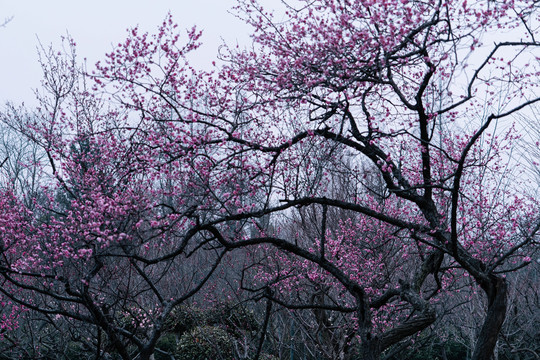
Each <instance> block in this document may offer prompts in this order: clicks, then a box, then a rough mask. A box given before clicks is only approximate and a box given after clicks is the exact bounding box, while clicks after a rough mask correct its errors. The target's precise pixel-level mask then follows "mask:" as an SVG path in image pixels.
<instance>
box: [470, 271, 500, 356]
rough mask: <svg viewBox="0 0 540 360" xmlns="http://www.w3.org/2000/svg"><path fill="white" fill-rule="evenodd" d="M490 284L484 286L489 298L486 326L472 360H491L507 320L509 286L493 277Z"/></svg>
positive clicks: (483, 327) (481, 332)
mask: <svg viewBox="0 0 540 360" xmlns="http://www.w3.org/2000/svg"><path fill="white" fill-rule="evenodd" d="M490 280H491V281H490V283H489V284H488V285H487V286H485V287H484V286H483V289H484V291H485V292H486V294H487V296H488V308H487V313H486V318H485V319H484V325H482V330H481V331H480V335H479V336H478V340H477V342H476V346H475V349H474V353H473V356H472V360H490V359H491V358H492V357H493V350H494V349H495V345H496V344H497V339H498V337H499V332H500V331H501V328H502V324H503V322H504V319H505V318H506V305H507V293H508V285H507V283H506V279H504V278H502V277H499V276H495V275H492V276H491V277H490Z"/></svg>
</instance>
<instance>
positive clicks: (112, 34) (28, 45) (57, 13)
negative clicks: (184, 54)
mask: <svg viewBox="0 0 540 360" xmlns="http://www.w3.org/2000/svg"><path fill="white" fill-rule="evenodd" d="M235 3H236V1H235V0H152V1H150V0H146V1H143V0H130V1H127V0H93V1H80V0H47V1H45V0H32V1H27V0H19V1H14V0H0V23H1V22H3V19H5V18H8V17H13V18H12V20H11V21H10V22H9V23H8V24H7V25H6V26H5V27H3V28H0V45H1V49H2V51H1V55H0V104H4V103H5V102H6V101H13V102H15V103H20V102H23V101H24V102H25V103H27V104H29V105H34V104H35V102H34V95H33V90H32V89H34V88H38V87H39V85H40V79H41V69H40V68H39V65H38V62H37V50H36V46H37V45H38V38H39V41H40V42H41V43H42V44H43V45H49V44H51V43H53V44H56V45H58V44H59V43H60V37H61V36H62V35H66V34H67V33H68V32H69V34H70V35H71V36H72V37H73V38H74V39H75V41H76V42H77V48H78V56H79V59H83V58H85V57H86V58H87V59H88V65H89V68H90V65H91V64H94V63H95V62H96V61H97V60H100V59H103V55H104V54H105V53H106V52H109V51H110V50H111V49H112V44H116V43H118V42H120V41H122V40H123V39H124V38H125V36H126V29H127V28H131V27H134V26H135V25H137V24H139V25H140V27H141V29H143V30H145V31H150V32H154V30H155V29H156V28H157V26H158V25H159V24H160V23H161V22H162V20H163V19H164V18H165V16H166V14H167V12H168V11H170V12H171V13H172V14H173V18H174V20H175V21H176V22H177V23H178V24H179V26H180V27H181V28H191V26H193V25H197V26H198V27H199V28H200V29H202V30H204V35H203V39H202V40H203V43H204V47H203V48H202V49H200V50H199V52H198V54H197V55H196V56H197V57H196V61H197V62H198V64H199V65H200V66H202V67H208V66H209V64H210V63H211V61H212V60H213V58H215V55H216V53H217V48H218V46H219V45H220V44H221V42H222V40H221V38H223V39H224V40H225V41H226V42H227V43H235V42H236V41H238V42H240V43H241V44H247V43H248V36H247V33H248V31H249V27H248V26H246V25H245V24H243V23H242V22H241V21H240V20H238V19H237V18H236V17H234V16H233V15H232V14H231V13H229V12H228V10H230V9H231V8H232V6H234V4H235Z"/></svg>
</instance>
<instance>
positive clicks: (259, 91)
mask: <svg viewBox="0 0 540 360" xmlns="http://www.w3.org/2000/svg"><path fill="white" fill-rule="evenodd" d="M236 11H237V12H238V14H239V16H240V17H242V18H243V19H244V20H245V21H246V22H247V23H249V24H250V25H252V27H253V35H252V40H253V45H252V47H251V48H249V49H245V50H241V49H233V48H226V49H225V51H223V52H222V53H221V59H219V60H220V63H221V64H222V65H220V66H217V65H216V68H215V70H214V71H211V72H205V71H200V70H198V69H196V67H194V66H193V65H191V64H190V63H189V60H188V55H189V53H190V52H192V51H195V50H196V49H197V47H198V46H199V40H200V36H201V33H200V32H198V31H197V30H196V29H195V28H194V29H191V30H189V31H187V32H186V33H183V32H181V31H178V29H177V26H176V25H175V24H174V22H173V20H172V17H171V16H169V17H167V18H166V19H165V21H164V22H163V24H162V25H161V26H160V27H159V29H158V31H157V33H156V34H154V35H150V34H146V33H144V34H142V33H141V32H140V31H139V30H138V29H137V28H134V29H132V30H130V31H129V34H128V37H127V38H126V40H125V41H124V42H123V43H120V44H118V45H117V46H116V47H115V48H114V50H113V51H112V52H111V53H109V54H107V55H106V57H105V59H104V60H103V61H101V62H99V63H98V64H97V65H96V69H95V71H93V72H90V73H87V72H85V71H83V70H82V69H81V68H79V67H78V66H77V62H76V58H75V52H74V49H75V44H74V43H73V42H72V41H71V40H67V43H66V45H67V47H66V50H65V51H64V52H61V53H56V52H54V51H52V50H51V51H50V52H47V51H44V52H43V53H42V57H41V61H42V66H43V69H44V81H43V92H40V93H39V100H40V103H41V106H40V108H38V109H36V110H35V111H34V112H33V113H31V114H28V113H25V112H24V111H23V110H21V109H14V108H11V109H8V111H6V112H5V113H4V114H3V115H2V119H3V121H4V122H5V123H6V124H7V125H8V126H10V127H11V128H12V129H16V130H17V131H18V132H20V133H21V134H23V135H24V136H26V138H27V139H28V140H29V141H30V142H32V143H33V144H37V145H38V146H39V147H40V148H41V149H42V152H43V154H44V156H43V159H44V160H43V161H41V162H38V163H28V164H25V166H27V167H29V168H32V169H36V170H35V171H39V172H40V173H41V174H42V176H41V182H40V184H39V187H40V191H39V192H37V193H25V192H23V191H22V190H21V189H20V188H17V187H16V186H13V185H11V184H13V181H12V180H13V179H6V180H7V181H6V182H5V184H4V186H3V189H2V195H1V197H0V203H1V206H0V251H1V254H2V257H1V261H0V275H1V276H2V280H1V282H0V291H1V295H0V296H1V298H2V301H3V302H4V304H5V306H4V310H3V313H2V316H3V320H2V325H1V326H2V327H3V329H5V330H4V331H9V330H10V329H11V328H12V327H14V326H16V319H15V318H14V315H15V314H16V313H17V312H18V309H19V308H24V309H28V310H31V311H39V312H41V313H45V314H48V315H50V316H55V317H56V318H57V319H58V318H63V317H64V318H69V319H73V320H75V321H79V322H83V323H88V324H92V325H93V326H95V327H96V328H99V329H100V331H103V332H104V333H105V334H106V336H107V338H108V341H109V342H110V344H111V347H112V348H113V349H114V351H116V352H117V353H118V354H119V355H120V356H121V357H122V358H124V359H129V358H132V357H133V356H134V354H138V356H139V358H140V359H144V358H149V357H150V356H151V354H152V353H153V352H154V351H155V348H156V344H157V341H158V339H159V338H160V336H162V334H163V333H164V332H165V331H166V330H167V329H166V324H167V319H168V318H169V316H170V314H171V312H173V310H174V309H175V308H178V306H179V305H181V304H183V303H185V302H188V301H190V300H192V299H194V298H195V297H197V298H201V296H207V298H206V299H209V298H210V297H211V296H210V292H209V290H208V289H209V288H212V287H213V286H214V287H215V286H219V285H218V284H220V276H221V275H219V274H222V273H219V269H220V268H223V267H224V266H225V264H230V262H229V261H227V259H229V260H230V259H235V260H234V261H233V262H234V263H235V264H234V266H233V265H227V267H229V270H230V271H231V272H235V273H236V276H237V277H238V278H239V279H240V280H238V282H237V283H236V285H235V286H231V288H232V289H234V291H238V292H240V291H243V292H245V293H248V294H252V295H253V297H254V298H255V299H263V298H264V299H267V301H268V304H269V306H268V307H267V310H268V311H267V314H266V317H267V319H268V317H269V316H270V312H271V311H270V309H271V306H270V304H272V303H274V304H279V305H280V306H284V307H287V308H289V309H297V310H305V309H309V310H311V311H312V312H313V314H314V316H315V318H316V321H317V322H318V323H319V324H321V327H322V328H324V329H326V330H325V331H324V334H323V335H324V336H326V339H327V341H328V342H330V343H331V346H330V347H331V348H332V351H334V352H333V353H332V354H331V355H328V356H329V357H334V358H338V357H342V358H347V357H349V356H352V354H353V353H354V352H355V351H356V353H358V354H361V356H362V359H378V358H380V356H381V354H383V353H384V352H385V351H388V350H389V349H391V348H392V347H393V346H396V345H398V344H401V343H403V342H404V341H405V340H407V339H409V338H411V337H414V336H416V335H417V334H418V333H420V332H421V331H422V330H424V329H426V328H428V327H429V326H431V325H432V324H433V323H434V322H435V321H436V319H437V318H438V316H441V314H440V313H439V312H438V311H437V306H438V304H439V303H440V302H444V301H446V300H447V299H449V298H451V297H452V296H453V294H455V292H456V291H459V288H460V287H463V286H469V287H475V286H478V287H479V288H480V289H481V290H482V291H483V294H484V296H485V298H486V300H487V302H486V303H487V310H486V313H485V317H484V320H483V326H482V328H481V331H480V332H479V335H478V338H477V340H476V345H475V350H474V355H473V358H474V359H490V357H491V354H492V353H493V349H494V347H495V345H496V342H497V336H498V333H499V331H500V329H501V327H502V324H503V321H504V319H505V314H506V307H507V305H506V298H507V292H508V290H507V289H508V284H507V281H506V279H505V276H504V273H506V272H512V271H514V270H516V269H519V268H521V267H523V266H526V265H527V264H528V263H530V262H531V256H532V254H533V252H534V251H535V250H536V248H535V246H536V244H537V238H538V235H537V233H538V230H539V229H540V220H539V219H540V216H539V211H538V210H539V204H538V198H537V197H536V198H535V197H533V196H530V195H527V191H525V190H524V189H523V187H524V186H525V185H523V184H522V183H521V181H524V178H523V176H522V173H520V168H519V165H520V164H518V163H517V161H516V159H515V158H513V157H512V151H513V149H514V148H515V146H517V145H516V144H517V142H516V140H517V139H519V136H520V131H519V128H520V125H519V124H513V123H512V121H513V120H514V119H515V117H514V115H516V114H518V113H521V114H526V112H527V109H528V106H529V105H531V104H533V103H536V102H537V101H539V100H540V98H538V97H536V95H535V94H536V93H538V90H537V87H538V84H539V82H538V79H539V75H540V69H539V62H538V60H539V56H540V52H539V48H538V46H539V45H540V42H538V41H537V40H536V37H535V36H536V33H537V27H538V25H539V23H538V21H539V20H540V19H539V12H538V9H537V4H535V3H534V2H530V1H475V2H472V3H470V4H469V3H467V1H457V0H446V1H443V0H440V1H436V2H425V1H416V0H400V1H396V0H388V1H371V0H351V1H338V0H316V1H313V0H310V1H307V0H305V1H296V2H294V4H287V6H286V8H285V9H284V14H283V16H284V19H283V20H279V21H278V20H276V19H277V18H278V17H277V16H274V15H273V13H272V12H268V11H267V10H265V9H264V8H263V7H262V6H261V5H259V4H258V3H257V1H255V0H244V1H240V2H239V5H238V7H237V8H236ZM493 39H495V42H493ZM29 197H30V198H29ZM238 254H242V255H241V261H240V260H239V259H240V255H238ZM212 284H214V285H212ZM464 284H465V285H464ZM336 313H337V314H341V315H342V316H343V317H344V319H345V320H346V321H344V323H343V324H344V325H342V326H340V327H339V331H340V333H339V337H340V338H341V340H339V341H338V340H336V339H337V337H336V334H338V333H337V332H336V331H338V330H332V329H335V328H336V326H333V324H332V321H335V319H332V316H329V314H336ZM267 323H268V321H265V324H266V325H267ZM266 325H265V326H264V327H266ZM264 331H265V329H263V331H262V332H261V335H260V344H259V345H260V346H257V347H256V349H255V350H254V353H253V356H255V357H256V358H258V357H259V355H260V353H261V346H262V344H263V340H264ZM98 351H99V350H98Z"/></svg>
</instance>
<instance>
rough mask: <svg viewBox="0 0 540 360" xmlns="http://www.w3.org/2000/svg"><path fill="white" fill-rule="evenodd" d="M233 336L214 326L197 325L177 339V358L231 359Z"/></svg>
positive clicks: (193, 359) (202, 359)
mask: <svg viewBox="0 0 540 360" xmlns="http://www.w3.org/2000/svg"><path fill="white" fill-rule="evenodd" d="M233 355H234V345H233V338H232V337H231V336H230V335H229V334H228V333H227V331H225V330H223V329H222V328H219V327H216V326H199V327H196V328H194V329H193V330H191V331H190V332H187V333H185V334H183V335H182V336H181V337H180V340H179V341H178V345H177V348H176V353H175V359H177V360H214V359H221V360H233Z"/></svg>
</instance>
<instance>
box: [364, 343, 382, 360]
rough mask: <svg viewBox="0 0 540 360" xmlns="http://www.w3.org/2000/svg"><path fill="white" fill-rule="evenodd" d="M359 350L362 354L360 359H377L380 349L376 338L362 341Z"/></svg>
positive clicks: (379, 355)
mask: <svg viewBox="0 0 540 360" xmlns="http://www.w3.org/2000/svg"><path fill="white" fill-rule="evenodd" d="M361 351H362V354H361V356H360V359H362V360H379V359H380V357H381V349H380V346H379V341H378V340H377V339H373V340H371V341H366V342H363V343H362V345H361Z"/></svg>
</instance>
